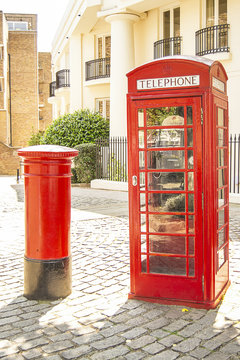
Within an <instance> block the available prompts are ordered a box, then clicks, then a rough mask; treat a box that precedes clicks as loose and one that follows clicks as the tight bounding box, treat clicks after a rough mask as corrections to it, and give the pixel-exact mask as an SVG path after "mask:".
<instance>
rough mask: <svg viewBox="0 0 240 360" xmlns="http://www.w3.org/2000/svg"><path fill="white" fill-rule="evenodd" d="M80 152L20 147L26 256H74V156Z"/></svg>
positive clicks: (54, 148)
mask: <svg viewBox="0 0 240 360" xmlns="http://www.w3.org/2000/svg"><path fill="white" fill-rule="evenodd" d="M77 154H78V151H77V150H75V149H70V148H66V147H63V146H54V145H40V146H31V147H28V148H24V149H20V150H18V155H19V156H21V157H23V158H24V178H25V179H24V186H25V232H26V233H25V256H26V257H27V258H29V259H41V260H49V259H59V258H64V257H67V256H69V255H70V220H71V159H72V158H73V157H75V156H77Z"/></svg>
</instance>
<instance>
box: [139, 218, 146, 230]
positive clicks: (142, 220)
mask: <svg viewBox="0 0 240 360" xmlns="http://www.w3.org/2000/svg"><path fill="white" fill-rule="evenodd" d="M140 220H141V232H146V215H145V214H141V215H140Z"/></svg>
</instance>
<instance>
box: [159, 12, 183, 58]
mask: <svg viewBox="0 0 240 360" xmlns="http://www.w3.org/2000/svg"><path fill="white" fill-rule="evenodd" d="M154 46H155V48H154V58H155V59H157V58H159V57H163V56H169V55H180V54H181V37H180V7H176V8H172V9H170V10H166V11H163V13H162V40H159V41H158V42H156V43H155V44H154Z"/></svg>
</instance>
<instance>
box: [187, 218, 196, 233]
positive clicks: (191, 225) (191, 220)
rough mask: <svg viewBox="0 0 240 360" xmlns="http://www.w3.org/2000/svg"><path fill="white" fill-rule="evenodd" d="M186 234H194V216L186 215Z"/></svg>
mask: <svg viewBox="0 0 240 360" xmlns="http://www.w3.org/2000/svg"><path fill="white" fill-rule="evenodd" d="M188 232H189V234H194V232H195V224H194V215H188Z"/></svg>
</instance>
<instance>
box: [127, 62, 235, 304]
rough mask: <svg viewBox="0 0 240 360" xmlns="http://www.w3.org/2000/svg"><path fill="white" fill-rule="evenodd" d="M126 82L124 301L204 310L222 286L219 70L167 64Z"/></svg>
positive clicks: (224, 217) (223, 115)
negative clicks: (126, 289) (127, 255)
mask: <svg viewBox="0 0 240 360" xmlns="http://www.w3.org/2000/svg"><path fill="white" fill-rule="evenodd" d="M127 76H128V144H129V148H128V150H129V152H128V159H129V214H130V218H129V220H130V278H131V290H130V294H129V298H135V299H143V300H147V301H155V302H161V303H168V304H182V305H189V306H193V307H203V308H214V307H215V306H216V305H217V304H218V302H219V301H220V299H221V297H222V295H223V294H224V292H225V291H226V289H227V287H228V286H229V255H228V254H229V199H228V193H229V187H228V100H227V75H226V72H225V70H224V68H223V66H222V65H221V63H219V62H217V61H215V62H213V61H211V60H209V59H204V58H201V57H183V56H174V57H166V58H162V59H158V60H155V61H152V62H150V63H147V64H145V65H143V66H140V67H138V68H136V69H134V70H133V71H131V72H130V73H129V74H128V75H127Z"/></svg>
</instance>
